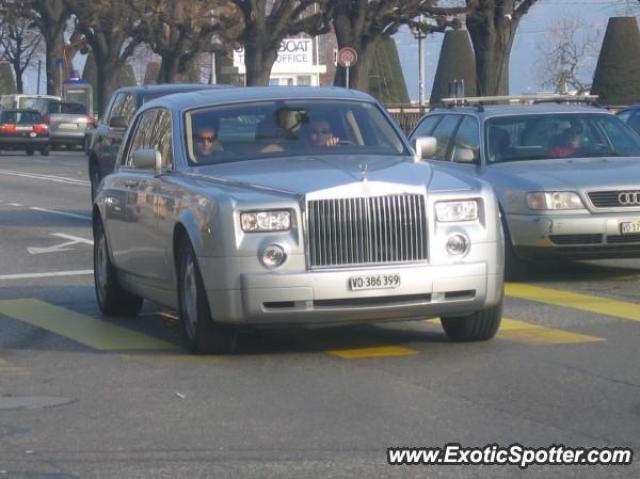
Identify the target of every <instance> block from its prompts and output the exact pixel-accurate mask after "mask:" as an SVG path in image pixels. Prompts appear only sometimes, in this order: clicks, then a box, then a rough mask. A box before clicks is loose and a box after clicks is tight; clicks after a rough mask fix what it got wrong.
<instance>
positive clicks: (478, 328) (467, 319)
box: [441, 298, 503, 341]
mask: <svg viewBox="0 0 640 479" xmlns="http://www.w3.org/2000/svg"><path fill="white" fill-rule="evenodd" d="M502 303H503V299H502V298H501V299H500V302H499V303H498V304H497V305H495V306H492V307H490V308H487V309H483V310H482V311H477V312H475V313H473V314H472V315H470V316H464V317H458V318H442V319H441V321H442V327H443V329H444V332H445V333H447V336H449V339H451V340H452V341H486V340H489V339H491V338H493V337H494V336H495V335H496V333H497V332H498V328H499V327H500V322H501V321H502Z"/></svg>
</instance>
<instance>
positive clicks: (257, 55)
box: [244, 42, 278, 86]
mask: <svg viewBox="0 0 640 479" xmlns="http://www.w3.org/2000/svg"><path fill="white" fill-rule="evenodd" d="M277 58H278V50H277V49H274V48H268V47H266V46H262V45H260V44H259V42H256V43H255V44H252V45H248V44H247V45H245V47H244V66H245V68H246V71H247V73H246V78H247V86H267V85H268V84H269V78H270V77H271V69H272V68H273V64H274V63H275V62H276V59H277Z"/></svg>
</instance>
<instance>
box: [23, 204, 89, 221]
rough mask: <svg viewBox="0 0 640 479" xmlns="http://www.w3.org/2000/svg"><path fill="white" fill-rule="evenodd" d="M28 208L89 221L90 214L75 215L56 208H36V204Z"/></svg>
mask: <svg viewBox="0 0 640 479" xmlns="http://www.w3.org/2000/svg"><path fill="white" fill-rule="evenodd" d="M29 209H31V210H33V211H40V212H42V213H51V214H54V215H61V216H68V217H70V218H77V219H80V220H87V221H91V216H85V215H77V214H75V213H66V212H64V211H57V210H48V209H46V208H38V207H37V206H32V207H31V208H29Z"/></svg>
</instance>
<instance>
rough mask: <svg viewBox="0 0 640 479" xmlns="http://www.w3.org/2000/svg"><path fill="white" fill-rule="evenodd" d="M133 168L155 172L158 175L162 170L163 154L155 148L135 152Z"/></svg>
mask: <svg viewBox="0 0 640 479" xmlns="http://www.w3.org/2000/svg"><path fill="white" fill-rule="evenodd" d="M132 160H133V166H134V167H135V168H137V169H139V170H153V171H154V172H155V174H156V175H159V174H160V170H162V154H161V153H160V152H159V151H158V150H154V149H153V148H141V149H139V150H136V151H134V152H133V156H132Z"/></svg>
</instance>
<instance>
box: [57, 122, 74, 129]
mask: <svg viewBox="0 0 640 479" xmlns="http://www.w3.org/2000/svg"><path fill="white" fill-rule="evenodd" d="M60 128H62V129H64V130H77V129H78V125H76V124H75V123H60Z"/></svg>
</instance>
